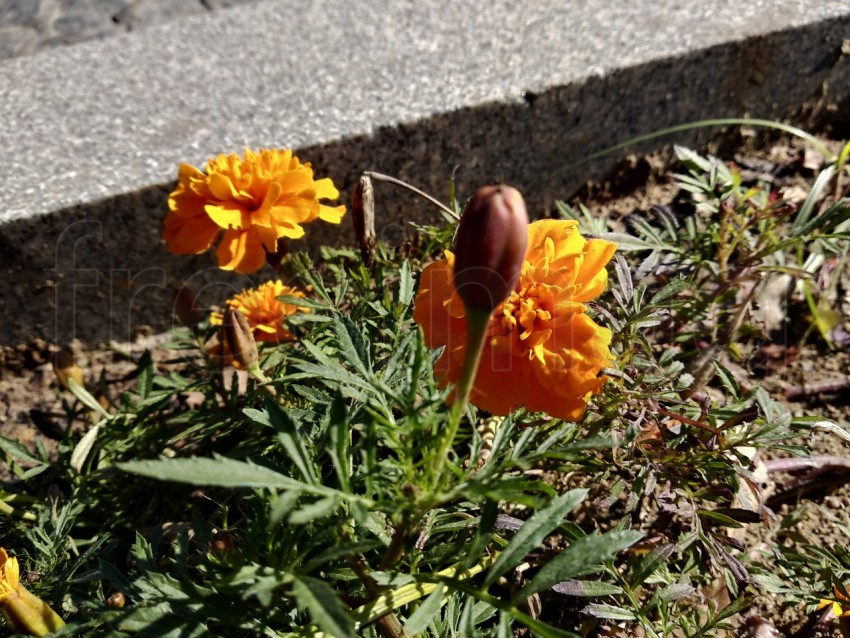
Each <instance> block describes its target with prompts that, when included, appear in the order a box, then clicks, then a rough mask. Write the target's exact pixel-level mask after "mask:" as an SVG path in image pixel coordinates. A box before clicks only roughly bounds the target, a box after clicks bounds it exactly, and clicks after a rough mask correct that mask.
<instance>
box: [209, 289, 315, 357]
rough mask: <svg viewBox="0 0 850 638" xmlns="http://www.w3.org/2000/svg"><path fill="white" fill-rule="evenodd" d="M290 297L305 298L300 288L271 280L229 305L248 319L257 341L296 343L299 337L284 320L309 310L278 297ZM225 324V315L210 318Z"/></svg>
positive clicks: (229, 302)
mask: <svg viewBox="0 0 850 638" xmlns="http://www.w3.org/2000/svg"><path fill="white" fill-rule="evenodd" d="M282 295H289V296H291V297H304V293H303V292H302V291H300V290H298V289H297V288H292V287H291V286H285V285H284V284H283V282H282V281H281V280H280V279H278V280H276V281H267V282H266V283H264V284H262V285H261V286H259V287H257V288H246V289H245V290H243V291H242V292H240V293H239V294H238V295H234V296H233V297H231V298H230V299H228V300H227V306H228V307H229V308H233V309H235V310H238V311H239V312H241V313H242V314H243V315H244V316H245V318H246V319H247V320H248V325H249V326H251V331H252V333H253V335H254V339H256V340H257V341H270V342H272V343H278V342H280V341H292V340H293V339H295V335H294V334H292V333H291V332H290V331H289V330H287V329H286V326H285V325H284V320H285V319H286V318H287V317H288V316H290V315H294V314H295V313H296V312H299V311H305V310H307V309H306V308H301V307H299V306H295V305H293V304H288V303H284V302H282V301H280V300H279V299H278V297H280V296H282ZM223 322H224V315H223V314H222V313H220V312H214V313H213V314H212V315H211V316H210V323H211V324H212V325H214V326H220V325H222V324H223Z"/></svg>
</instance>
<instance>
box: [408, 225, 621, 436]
mask: <svg viewBox="0 0 850 638" xmlns="http://www.w3.org/2000/svg"><path fill="white" fill-rule="evenodd" d="M528 233H529V235H528V248H527V250H526V254H525V261H524V263H523V265H522V272H521V274H520V277H519V282H518V283H517V285H516V287H515V289H514V291H513V292H512V293H511V294H510V296H509V297H508V298H507V299H506V300H505V301H503V302H502V303H501V304H499V305H498V306H497V307H496V309H495V310H494V311H493V314H492V316H491V319H490V325H489V327H488V330H487V338H486V341H485V345H484V350H483V352H482V355H481V363H480V366H479V368H478V373H477V375H476V377H475V382H474V386H473V389H472V393H471V398H470V400H471V402H472V403H473V404H475V405H477V406H478V407H479V408H482V409H484V410H487V411H488V412H491V413H493V414H498V415H506V414H509V413H510V412H511V411H513V410H514V409H516V408H518V407H520V406H525V407H526V408H527V409H529V410H532V411H543V412H548V413H549V414H550V415H552V416H555V417H558V418H561V419H565V420H577V419H580V418H581V417H582V416H583V414H584V412H585V408H586V404H587V400H588V398H589V397H590V396H591V395H592V394H594V393H596V392H599V390H600V389H601V387H602V385H603V383H604V381H605V379H604V377H600V376H599V373H600V371H601V370H602V368H605V367H608V366H610V365H611V354H610V351H609V349H608V346H609V344H610V342H611V331H610V330H608V329H607V328H603V327H601V326H599V325H597V324H596V323H595V322H594V321H593V320H592V319H591V318H590V317H589V316H588V315H587V314H586V313H585V309H586V307H585V303H586V302H588V301H591V300H593V299H595V298H596V297H598V296H599V295H600V294H601V293H602V292H603V291H604V290H605V286H606V284H607V281H608V274H607V272H606V270H605V265H606V264H607V263H608V261H609V260H610V259H611V257H612V256H613V254H614V250H615V249H616V245H615V244H613V243H611V242H608V241H604V240H600V239H591V240H589V241H588V240H586V239H585V238H584V237H582V236H581V234H580V233H579V231H578V224H577V222H575V221H559V220H542V221H538V222H534V223H532V224H530V225H529V227H528ZM454 259H455V257H454V254H453V253H452V252H451V251H446V260H445V261H439V262H435V263H432V264H430V265H429V266H427V267H426V268H425V270H424V271H423V272H422V278H421V283H420V288H419V295H418V296H417V298H416V305H415V309H414V318H415V319H416V322H417V323H418V324H419V325H420V326H422V329H423V332H424V335H425V342H426V344H427V345H428V346H429V347H432V348H437V347H441V346H446V349H445V351H444V353H443V355H442V356H441V357H440V359H439V361H438V362H437V366H436V372H437V374H438V375H441V378H442V382H443V383H449V382H450V383H456V382H457V381H458V379H459V378H460V373H461V369H462V366H463V361H464V356H465V349H466V312H465V309H464V305H463V302H462V301H461V299H460V297H459V295H458V294H457V291H456V290H455V287H454V284H453V281H452V271H453V268H454Z"/></svg>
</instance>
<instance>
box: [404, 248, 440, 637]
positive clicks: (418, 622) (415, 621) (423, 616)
mask: <svg viewBox="0 0 850 638" xmlns="http://www.w3.org/2000/svg"><path fill="white" fill-rule="evenodd" d="M405 263H407V262H405ZM445 595H446V586H445V585H443V584H440V585H437V589H435V590H434V591H433V592H431V595H430V596H428V598H426V599H425V601H424V602H423V603H422V604H421V605H420V606H419V608H418V609H417V610H416V611H415V612H413V613H412V614H411V615H410V617H409V618H408V619H407V622H406V623H404V630H405V631H406V632H407V633H409V634H412V635H417V634H421V633H423V632H424V631H425V630H426V629H427V628H428V624H429V623H430V622H431V620H432V619H433V618H434V616H436V615H437V614H439V613H440V608H441V607H442V606H443V598H444V597H445Z"/></svg>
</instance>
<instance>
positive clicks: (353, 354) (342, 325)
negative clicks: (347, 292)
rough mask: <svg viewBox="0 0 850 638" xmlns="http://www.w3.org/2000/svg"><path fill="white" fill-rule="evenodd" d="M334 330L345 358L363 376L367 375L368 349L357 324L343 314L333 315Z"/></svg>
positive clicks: (368, 366) (368, 365) (368, 364)
mask: <svg viewBox="0 0 850 638" xmlns="http://www.w3.org/2000/svg"><path fill="white" fill-rule="evenodd" d="M333 325H334V331H335V332H336V338H337V341H338V343H339V348H340V352H341V353H342V356H343V357H344V358H345V360H346V361H347V362H348V363H349V364H350V365H351V366H352V367H354V368H355V369H356V370H357V371H358V372H360V373H361V374H362V375H364V376H368V375H369V374H370V373H369V371H368V370H369V368H370V363H369V351H368V349H367V347H366V342H365V341H364V340H363V335H362V334H361V333H360V330H359V328H358V327H357V324H356V323H354V322H353V321H352V320H351V319H350V318H349V317H346V316H345V315H334V317H333Z"/></svg>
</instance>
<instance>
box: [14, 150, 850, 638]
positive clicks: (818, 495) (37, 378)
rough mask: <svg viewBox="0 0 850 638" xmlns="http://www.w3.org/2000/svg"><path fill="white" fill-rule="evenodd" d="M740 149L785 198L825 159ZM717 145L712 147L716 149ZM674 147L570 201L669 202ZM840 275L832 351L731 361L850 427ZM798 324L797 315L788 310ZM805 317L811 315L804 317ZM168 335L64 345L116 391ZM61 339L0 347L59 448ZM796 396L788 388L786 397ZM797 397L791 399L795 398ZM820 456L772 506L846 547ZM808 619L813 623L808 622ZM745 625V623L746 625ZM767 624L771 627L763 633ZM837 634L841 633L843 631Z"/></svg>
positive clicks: (38, 436) (759, 352)
mask: <svg viewBox="0 0 850 638" xmlns="http://www.w3.org/2000/svg"><path fill="white" fill-rule="evenodd" d="M738 142H740V147H739V148H738V149H737V150H735V151H731V150H730V149H723V148H715V149H713V150H714V151H715V152H716V153H717V154H718V155H719V156H720V157H722V158H724V159H732V160H734V161H735V162H736V163H737V164H738V166H739V167H741V168H742V170H744V171H748V172H749V173H751V174H753V175H757V176H759V177H760V178H763V179H767V180H769V181H771V182H773V184H774V186H775V187H776V188H777V189H778V190H780V191H782V192H783V193H785V195H786V197H799V196H800V193H801V192H805V191H802V190H801V189H803V188H808V185H809V184H810V183H811V180H812V177H813V175H814V174H815V169H814V166H815V164H816V163H817V160H818V158H817V157H812V156H811V152H812V151H811V150H806V148H805V147H804V146H803V145H802V144H800V143H798V142H796V141H789V140H787V139H785V140H775V141H773V142H770V141H767V142H766V143H765V141H764V140H761V141H760V143H759V144H758V145H754V144H751V143H749V140H747V139H740V140H738ZM711 150H712V149H709V151H711ZM671 156H672V154H671V153H670V152H669V151H666V152H662V153H657V154H654V155H651V156H633V157H629V158H627V159H626V160H625V161H623V162H622V163H621V164H620V166H619V167H618V169H617V170H616V171H615V172H614V173H612V175H611V176H610V177H609V178H608V179H606V180H604V181H602V182H599V183H588V184H587V185H586V187H584V188H583V189H582V190H581V191H580V192H578V193H576V194H575V195H574V197H572V198H570V199H569V201H570V202H571V203H578V202H581V203H584V204H585V205H586V206H587V207H588V208H589V209H590V210H591V211H593V210H607V211H609V212H610V213H613V214H614V216H615V217H619V218H621V219H625V218H626V217H628V216H629V215H632V214H635V213H636V212H642V211H648V210H649V209H650V208H651V207H652V206H654V205H658V204H661V205H670V204H671V203H672V202H673V201H674V199H675V198H676V197H677V193H678V189H677V187H676V186H675V184H674V183H673V181H672V179H671V177H670V174H669V171H668V170H667V168H668V165H669V163H670V158H671ZM833 276H838V277H841V283H840V285H839V286H838V291H839V295H843V299H837V300H836V303H837V305H838V307H839V308H840V309H841V318H840V323H839V326H837V327H836V328H835V329H834V331H833V332H834V338H833V342H834V348H833V349H830V348H829V347H827V346H826V344H824V343H823V341H822V340H821V339H819V338H817V337H816V336H815V335H808V336H807V338H806V339H805V340H803V337H804V336H806V335H797V334H791V333H790V332H789V331H788V330H786V331H785V333H784V334H783V335H781V338H777V337H776V335H774V336H773V338H770V339H767V338H766V339H765V340H764V342H763V343H762V344H761V345H760V346H758V347H753V348H751V349H750V350H749V351H747V352H745V353H744V355H745V356H744V357H743V358H742V359H741V360H739V361H726V362H725V364H726V365H727V366H728V367H729V368H730V369H731V370H732V371H733V372H734V373H735V374H736V376H737V377H738V379H739V382H740V383H741V384H742V385H745V386H746V385H754V384H760V385H762V386H763V387H764V388H765V389H767V390H768V391H769V392H770V393H771V394H772V396H773V397H774V398H776V399H779V400H781V401H784V402H785V403H786V404H787V405H788V406H789V408H790V409H791V410H792V411H793V412H795V413H797V414H808V415H818V416H820V417H823V418H824V419H828V420H831V421H834V422H835V423H837V424H839V425H841V426H843V427H844V428H846V429H850V384H848V382H847V381H848V378H850V377H848V375H850V272H848V269H847V268H845V269H844V272H843V273H833ZM787 312H788V313H791V312H794V313H804V312H806V310H805V308H802V307H800V306H793V305H789V306H788V309H787ZM790 318H791V319H792V321H793V320H794V319H795V317H793V316H792V317H790ZM797 323H806V322H797ZM167 340H168V336H167V335H145V336H142V337H140V338H139V339H138V340H137V341H136V342H135V343H132V344H110V345H104V346H101V347H97V348H87V347H84V346H83V345H82V344H80V343H72V344H63V345H64V346H65V347H66V348H68V349H70V350H71V351H72V352H73V355H74V356H75V358H76V361H77V364H78V365H79V366H80V367H81V368H82V369H83V371H84V373H85V376H86V381H87V384H88V385H89V387H90V388H96V387H98V385H99V384H100V385H102V386H103V387H106V388H109V389H110V392H111V393H117V391H118V390H119V389H120V388H121V387H122V386H123V385H125V384H126V383H128V382H130V380H129V379H128V378H127V375H128V374H129V373H130V372H131V371H132V370H133V369H134V365H133V361H134V360H136V359H138V357H139V356H141V354H142V353H143V352H144V350H145V349H146V348H150V349H151V350H152V352H153V354H154V359H155V361H157V362H159V363H160V364H163V365H164V364H166V362H167V360H168V359H169V357H170V356H172V355H171V354H170V353H169V352H168V351H167V350H166V349H164V348H163V347H162V345H163V344H164V343H165V342H166V341H167ZM58 351H59V346H58V345H56V344H49V343H45V342H43V341H38V340H36V341H32V342H30V343H27V344H21V345H19V346H17V347H5V348H2V349H0V434H2V435H3V436H5V437H8V438H11V439H15V440H18V441H20V442H22V443H24V444H25V445H27V446H28V447H30V448H34V447H35V446H36V442H37V441H39V442H41V443H42V444H43V445H44V446H45V447H46V448H47V449H48V450H51V449H55V445H56V438H57V437H58V436H60V435H61V432H62V429H63V427H65V419H64V409H63V407H62V397H63V395H64V393H63V392H62V391H60V389H59V386H58V383H57V381H56V376H55V375H54V372H53V366H52V361H53V358H54V355H55V353H56V352H58ZM789 393H790V394H789ZM789 397H790V398H789ZM809 443H810V445H811V446H812V450H813V452H812V453H813V456H829V457H836V458H838V459H843V460H844V461H846V466H841V465H840V464H838V465H835V467H829V468H828V471H827V472H825V473H821V474H819V475H818V474H817V473H815V474H813V475H812V476H811V477H808V478H806V477H805V476H804V477H802V479H801V477H800V476H799V475H797V476H791V475H789V474H783V473H780V472H773V473H771V474H770V477H769V480H770V483H771V486H770V487H771V490H772V492H773V495H772V496H771V498H770V500H769V501H768V505H769V506H770V507H771V508H772V509H773V510H774V511H775V512H776V514H777V515H778V516H779V517H782V516H783V515H785V514H788V513H790V512H791V511H792V510H793V509H794V508H797V507H799V506H803V507H804V508H805V515H804V517H803V520H802V522H801V523H800V526H799V528H798V529H799V531H800V532H801V533H802V534H803V535H805V536H807V537H809V538H810V539H811V540H812V542H813V543H814V544H817V545H821V546H832V545H842V546H846V545H847V543H848V539H847V538H846V536H844V535H843V533H842V532H841V531H840V529H839V527H838V526H837V525H836V524H835V523H834V522H833V521H834V519H837V520H839V521H844V522H845V524H846V523H848V522H850V516H848V513H847V512H848V508H850V485H848V479H850V453H848V446H850V443H848V442H847V441H846V440H844V439H842V438H841V437H840V436H838V435H836V434H835V433H833V432H830V431H818V433H817V434H815V435H814V436H812V437H811V439H810V441H809ZM754 611H756V612H757V613H758V614H759V615H760V616H761V617H763V618H765V619H767V620H768V621H769V622H770V623H771V624H772V625H774V626H775V628H776V630H777V631H778V633H774V634H771V633H764V634H758V633H751V634H750V635H752V636H754V637H756V636H757V637H758V638H767V637H768V636H771V635H773V636H788V637H792V636H793V637H797V638H804V637H805V636H813V635H815V634H814V633H811V632H812V629H811V627H810V625H811V620H810V618H809V617H807V616H805V615H804V613H803V610H800V609H793V608H792V609H784V610H783V609H781V608H780V607H779V606H778V604H777V601H776V600H774V599H772V598H771V597H770V596H767V595H765V596H762V597H761V598H760V599H759V600H758V608H757V609H756V610H754ZM807 621H808V623H809V624H808V625H807V624H806V623H807ZM742 631H743V630H742ZM765 631H766V630H765ZM836 635H837V633H836Z"/></svg>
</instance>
